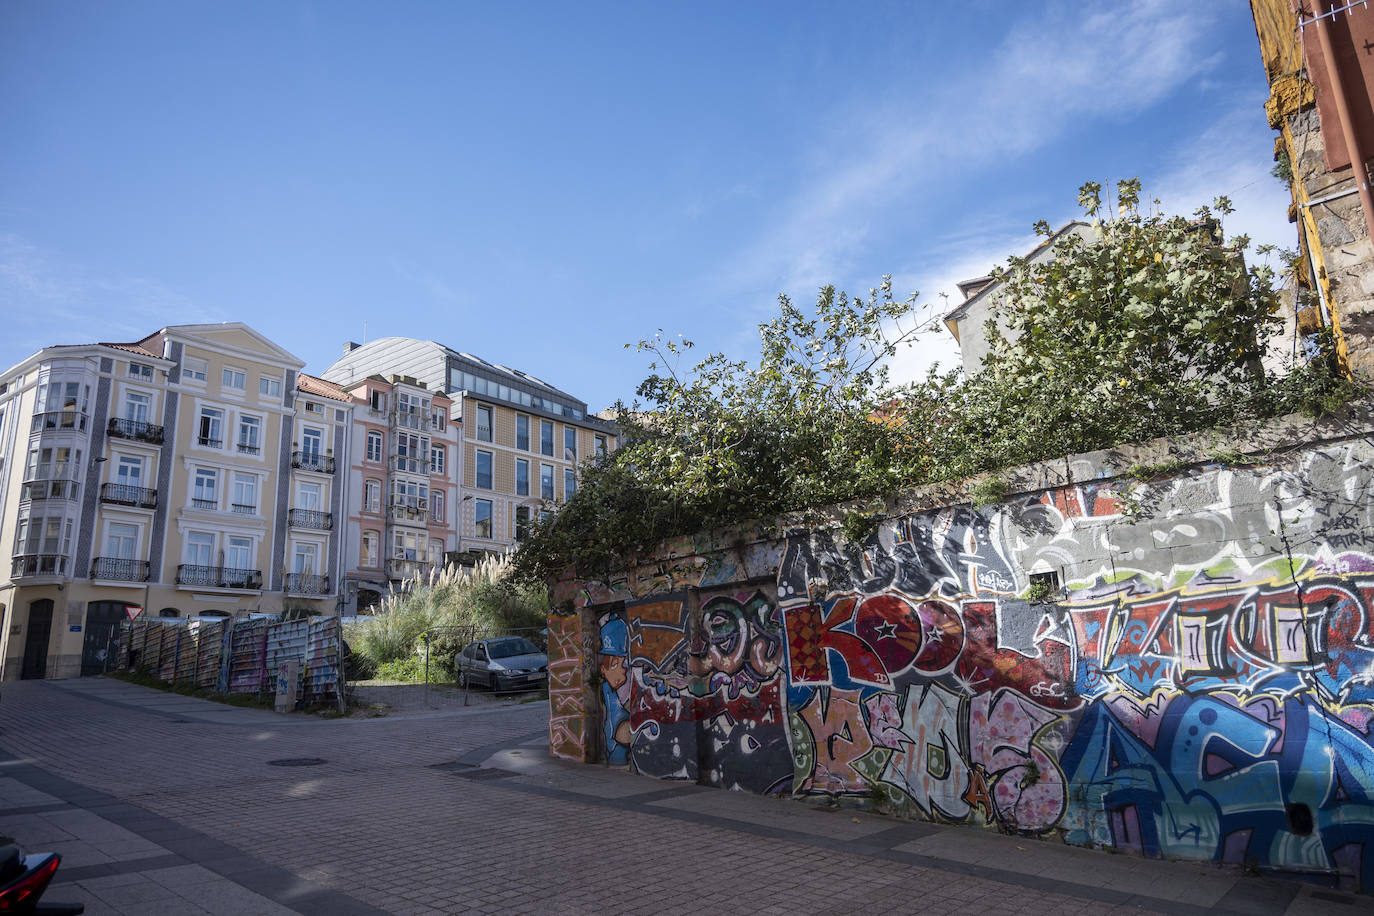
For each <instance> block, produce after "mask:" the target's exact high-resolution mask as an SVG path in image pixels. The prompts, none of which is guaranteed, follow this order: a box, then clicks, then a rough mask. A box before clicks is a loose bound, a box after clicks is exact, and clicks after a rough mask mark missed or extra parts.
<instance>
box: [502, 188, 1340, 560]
mask: <svg viewBox="0 0 1374 916" xmlns="http://www.w3.org/2000/svg"><path fill="white" fill-rule="evenodd" d="M1118 191H1119V201H1120V203H1121V207H1122V212H1121V214H1120V215H1119V216H1118V217H1116V218H1114V219H1109V220H1104V219H1102V218H1101V214H1100V212H1099V211H1100V209H1101V188H1100V186H1098V185H1096V184H1093V183H1089V184H1087V185H1084V186H1083V188H1082V189H1081V190H1080V194H1079V202H1080V203H1081V204H1082V205H1083V207H1084V209H1085V211H1086V213H1087V215H1088V217H1089V218H1090V219H1092V220H1093V226H1094V229H1095V234H1096V238H1095V239H1093V240H1088V239H1083V238H1080V237H1078V236H1076V235H1073V234H1072V233H1070V234H1068V235H1066V236H1064V237H1063V238H1062V240H1061V241H1060V242H1059V243H1058V245H1057V246H1056V249H1055V258H1054V259H1053V260H1051V261H1048V262H1034V261H1032V260H1030V259H1028V258H1016V257H1013V258H1010V259H1009V260H1008V262H1007V266H1006V267H1005V268H1002V269H999V270H998V271H995V273H994V275H995V276H996V278H997V279H998V280H1000V281H1001V283H1002V288H1001V290H1000V291H999V296H998V298H997V299H996V300H995V302H996V303H997V305H996V306H995V308H994V310H995V317H996V318H997V319H998V320H997V321H996V322H990V323H989V342H990V348H991V349H990V355H989V357H988V359H987V361H986V362H985V363H984V365H983V366H982V367H981V369H980V370H978V371H975V372H974V373H973V374H972V375H971V376H966V375H965V374H964V373H963V372H961V371H958V370H956V371H954V372H947V373H943V374H941V373H937V372H935V371H934V370H932V371H931V372H930V374H929V375H928V377H927V378H926V379H925V380H923V381H922V382H919V383H916V384H912V385H907V386H902V387H897V386H891V385H889V384H888V379H887V373H886V369H885V367H884V364H885V361H886V360H887V359H889V358H890V357H891V356H892V355H893V354H895V353H896V352H897V350H898V348H899V346H901V345H902V344H904V343H906V342H907V341H908V340H909V338H910V336H911V335H910V334H906V335H898V336H894V335H893V334H892V333H891V329H892V328H893V327H895V325H896V323H897V322H899V321H900V320H901V319H904V318H906V317H908V316H909V315H910V314H911V312H912V310H913V309H914V307H915V301H916V295H915V294H913V295H912V296H911V297H909V298H907V299H906V300H903V301H898V300H897V299H895V298H894V297H893V295H892V286H891V281H890V279H889V278H884V280H883V284H882V286H881V287H879V288H877V289H873V290H870V291H869V295H868V297H867V298H866V299H863V298H859V297H853V298H851V297H849V296H847V295H846V294H845V293H843V292H841V293H836V291H835V289H834V288H833V287H829V286H828V287H825V288H824V289H822V290H821V291H820V295H819V296H818V298H817V301H816V305H815V310H814V313H813V314H812V315H809V316H808V315H804V314H803V313H802V312H801V311H800V310H799V309H797V308H796V307H794V306H793V305H792V303H791V301H790V300H788V298H787V297H785V296H783V297H780V298H779V311H780V314H779V316H778V317H777V318H774V319H773V320H772V321H769V322H767V323H765V324H763V325H760V327H759V332H760V335H761V338H762V349H761V355H760V359H759V363H758V365H757V366H753V365H749V364H747V363H745V362H739V361H733V360H730V359H727V358H726V357H725V356H724V355H723V354H719V353H717V354H714V355H711V356H708V357H707V358H706V359H704V360H702V361H701V362H700V363H698V364H696V366H695V367H693V368H692V369H691V370H690V371H688V370H683V369H681V368H680V362H681V360H682V358H683V357H684V356H685V354H686V352H687V351H688V350H690V349H691V347H692V344H691V342H690V341H686V340H683V341H681V342H678V341H675V340H671V339H665V338H664V337H663V335H662V332H660V333H659V334H658V335H656V336H655V337H654V338H653V339H652V340H645V341H641V342H640V343H639V350H640V351H641V352H647V353H649V354H651V355H652V356H653V362H651V363H650V364H649V370H650V372H651V373H652V374H651V375H650V376H649V377H648V378H647V379H646V380H645V381H644V382H643V383H642V384H641V385H640V386H639V389H638V396H639V397H640V398H643V399H644V401H645V402H646V403H645V404H644V406H643V407H641V406H640V405H639V404H638V403H637V404H636V405H635V409H634V410H625V409H623V405H621V409H620V410H619V414H620V423H621V426H622V433H623V436H624V444H623V445H622V447H621V448H620V449H619V450H618V451H616V452H615V453H613V454H612V455H611V456H609V457H608V458H606V459H602V460H601V461H600V462H598V463H597V464H596V465H594V466H590V467H588V468H586V469H585V470H584V472H583V477H582V480H581V482H580V485H579V487H578V490H577V493H576V494H575V495H574V496H573V498H572V499H571V500H569V501H568V503H567V504H566V505H564V506H563V507H561V508H560V509H559V511H558V512H557V514H555V515H553V516H552V517H551V518H550V519H549V520H548V521H546V522H543V523H541V524H539V525H538V526H536V527H535V529H534V531H533V533H532V536H531V538H530V539H529V540H528V541H526V542H525V544H524V545H523V546H522V547H521V549H520V551H519V552H518V553H517V554H516V561H515V562H516V572H517V573H518V574H519V575H520V576H521V577H523V578H524V579H525V580H526V581H535V582H541V581H547V580H548V579H549V578H552V577H556V576H559V575H561V574H562V573H563V572H565V571H566V570H567V569H568V568H569V567H572V568H574V569H576V571H577V572H578V574H580V575H582V576H591V577H595V576H603V575H605V574H607V573H610V572H612V571H614V570H616V569H621V568H624V567H625V566H626V565H627V564H628V563H629V562H632V560H633V557H634V555H635V554H638V553H643V552H645V551H648V550H651V549H653V548H654V547H655V546H656V545H657V544H658V543H660V542H661V541H662V540H664V539H665V538H668V537H671V536H674V535H680V534H687V533H690V532H693V531H698V530H703V529H709V528H714V527H721V526H726V525H732V524H737V523H740V522H745V521H748V520H750V519H769V518H772V517H775V516H777V515H779V514H781V513H785V512H796V511H805V510H809V509H815V508H820V507H824V506H828V505H832V504H834V503H838V502H843V501H846V500H871V499H873V498H875V497H879V496H883V495H885V494H890V493H893V492H896V491H899V490H901V489H904V488H906V487H908V486H911V485H913V484H922V483H933V482H936V481H942V480H950V479H957V478H962V477H968V476H972V475H975V474H979V473H982V472H985V471H989V470H995V469H998V468H1003V467H1008V466H1013V465H1017V464H1023V463H1030V462H1034V461H1042V460H1046V459H1051V458H1059V457H1062V456H1065V455H1069V454H1074V453H1077V452H1083V451H1090V450H1093V449H1099V448H1107V447H1110V446H1114V445H1118V444H1121V443H1124V442H1135V441H1143V440H1148V439H1152V438H1156V437H1159V436H1166V435H1178V434H1181V433H1187V432H1194V431H1198V430H1203V429H1218V430H1221V431H1223V432H1226V433H1236V432H1239V431H1240V430H1241V429H1243V428H1246V427H1249V426H1252V425H1254V424H1256V423H1257V422H1259V421H1261V420H1263V419H1265V418H1268V417H1274V416H1278V415H1282V414H1286V413H1292V412H1295V411H1304V412H1307V413H1309V414H1314V415H1315V414H1320V413H1323V412H1327V411H1330V410H1331V409H1333V408H1334V407H1336V406H1338V405H1339V404H1340V403H1342V402H1343V401H1345V400H1348V399H1349V398H1351V397H1353V396H1355V395H1356V394H1357V393H1358V392H1359V391H1360V390H1361V389H1360V388H1359V387H1358V386H1356V385H1355V383H1353V382H1352V381H1350V380H1349V379H1346V378H1344V377H1343V376H1342V373H1341V371H1340V367H1339V366H1338V365H1337V363H1336V361H1335V359H1334V356H1333V355H1332V354H1333V352H1334V348H1332V347H1331V342H1330V339H1329V338H1321V339H1318V340H1316V341H1313V347H1312V351H1313V353H1312V355H1311V358H1309V359H1308V360H1306V361H1305V362H1297V363H1294V364H1292V365H1290V366H1288V367H1286V368H1285V370H1284V371H1283V372H1282V373H1280V374H1278V375H1276V376H1271V375H1268V374H1266V372H1265V370H1264V369H1263V368H1262V365H1261V363H1260V360H1259V356H1260V354H1261V353H1262V352H1263V351H1264V348H1265V344H1266V342H1267V340H1268V338H1269V337H1270V336H1271V334H1272V332H1273V330H1274V329H1275V326H1276V324H1277V319H1276V317H1275V313H1276V310H1277V307H1278V300H1277V297H1276V296H1275V294H1274V291H1273V286H1272V280H1273V276H1272V271H1271V270H1270V269H1269V268H1267V267H1265V266H1258V267H1247V266H1246V265H1245V262H1244V259H1243V257H1242V252H1243V250H1244V248H1245V246H1246V245H1247V244H1248V240H1247V239H1245V238H1244V237H1237V238H1235V239H1232V240H1231V241H1229V242H1225V241H1223V239H1222V236H1221V232H1220V228H1219V227H1220V218H1221V217H1222V216H1224V215H1225V214H1226V213H1228V212H1230V210H1229V204H1228V203H1227V202H1226V201H1225V200H1224V199H1221V200H1218V201H1217V203H1216V205H1215V207H1214V208H1203V209H1201V210H1199V211H1198V212H1197V213H1195V214H1194V215H1193V217H1191V218H1184V217H1165V216H1161V215H1157V214H1141V213H1140V212H1139V210H1138V208H1137V204H1138V201H1139V192H1140V186H1139V182H1138V181H1128V182H1122V183H1121V184H1120V185H1119V186H1118ZM1036 228H1037V231H1038V232H1040V233H1041V234H1044V235H1046V236H1048V235H1050V234H1051V233H1050V231H1049V227H1048V225H1046V224H1044V223H1040V224H1038V225H1037V227H1036ZM999 326H1000V329H999ZM1002 329H1005V330H1002ZM996 483H1000V481H994V479H989V480H988V481H984V482H983V483H981V484H980V485H979V486H978V487H977V488H975V492H974V494H973V496H974V498H975V499H976V500H977V501H979V502H985V501H989V502H990V501H996V500H997V499H999V498H1001V496H1002V495H1004V492H994V491H993V488H994V487H995V486H996ZM848 527H851V528H852V529H853V533H854V534H862V532H863V531H864V526H862V525H860V524H859V523H858V520H857V519H856V521H855V523H854V524H853V525H851V526H848Z"/></svg>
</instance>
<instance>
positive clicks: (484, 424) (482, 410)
mask: <svg viewBox="0 0 1374 916" xmlns="http://www.w3.org/2000/svg"><path fill="white" fill-rule="evenodd" d="M477 439H478V441H480V442H490V441H491V408H490V407H488V406H487V405H485V404H479V405H478V406H477Z"/></svg>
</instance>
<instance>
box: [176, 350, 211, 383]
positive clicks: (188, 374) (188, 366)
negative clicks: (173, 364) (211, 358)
mask: <svg viewBox="0 0 1374 916" xmlns="http://www.w3.org/2000/svg"><path fill="white" fill-rule="evenodd" d="M181 371H182V375H183V376H184V377H185V378H187V379H189V380H191V381H196V382H203V381H205V376H206V373H208V372H209V371H210V363H209V362H207V361H206V360H203V359H198V358H197V357H194V356H188V357H186V358H185V359H184V360H182V361H181Z"/></svg>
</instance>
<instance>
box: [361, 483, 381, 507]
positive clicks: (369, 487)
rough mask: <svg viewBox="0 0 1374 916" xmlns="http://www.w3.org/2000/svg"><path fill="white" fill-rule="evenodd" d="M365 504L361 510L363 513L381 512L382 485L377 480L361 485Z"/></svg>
mask: <svg viewBox="0 0 1374 916" xmlns="http://www.w3.org/2000/svg"><path fill="white" fill-rule="evenodd" d="M363 492H364V499H365V502H364V503H363V510H364V511H365V512H381V511H382V483H381V481H379V480H369V481H367V482H366V483H364V484H363Z"/></svg>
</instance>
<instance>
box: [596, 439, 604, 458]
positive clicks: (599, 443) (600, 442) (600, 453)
mask: <svg viewBox="0 0 1374 916" xmlns="http://www.w3.org/2000/svg"><path fill="white" fill-rule="evenodd" d="M596 457H598V458H605V457H606V437H605V436H603V435H601V434H600V433H597V435H596Z"/></svg>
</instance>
